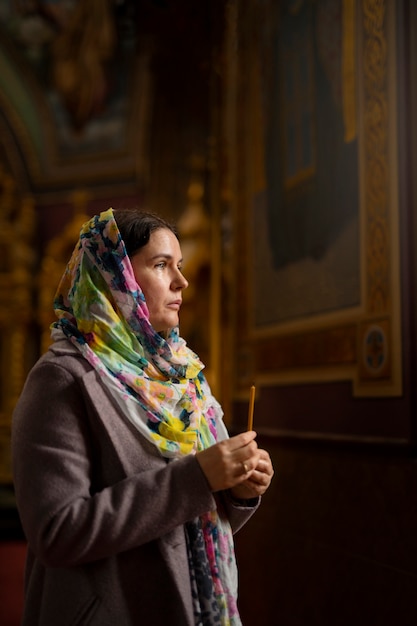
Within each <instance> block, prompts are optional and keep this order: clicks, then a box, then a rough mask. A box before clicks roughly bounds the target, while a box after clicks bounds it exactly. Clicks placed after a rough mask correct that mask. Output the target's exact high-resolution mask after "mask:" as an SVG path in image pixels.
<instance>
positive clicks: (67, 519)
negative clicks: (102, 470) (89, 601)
mask: <svg viewBox="0 0 417 626" xmlns="http://www.w3.org/2000/svg"><path fill="white" fill-rule="evenodd" d="M86 413H87V412H86V405H85V401H84V399H83V395H82V393H81V390H80V383H79V381H78V380H77V379H76V377H74V376H73V375H72V374H71V373H70V372H69V371H68V370H67V369H65V368H63V367H61V366H60V365H57V364H56V363H50V362H43V363H42V362H41V363H40V364H38V365H37V366H35V367H34V369H33V370H32V372H31V374H30V375H29V377H28V380H27V383H26V385H25V388H24V390H23V393H22V395H21V397H20V399H19V402H18V404H17V406H16V409H15V412H14V416H13V425H12V455H13V472H14V484H15V490H16V499H17V504H18V509H19V514H20V518H21V522H22V526H23V529H24V532H25V534H26V537H27V540H28V542H29V544H30V547H31V549H32V551H33V552H34V553H35V554H36V556H37V557H38V558H39V559H40V560H41V561H42V562H43V563H44V564H46V565H50V566H57V567H66V566H71V565H78V564H80V563H86V562H90V561H94V560H97V559H102V558H106V557H109V556H111V555H114V554H116V553H120V552H123V551H126V550H130V549H132V548H135V547H138V546H140V545H143V544H145V543H147V542H149V541H152V540H155V539H158V538H160V537H162V536H164V535H168V534H169V533H171V532H173V531H175V530H176V531H178V527H180V526H182V525H183V524H184V523H185V522H186V521H188V520H191V519H193V518H195V517H197V516H199V515H201V514H203V513H205V512H207V511H210V510H213V509H214V508H215V507H216V502H215V499H214V497H213V495H212V493H211V492H210V488H209V485H208V483H207V481H206V478H205V476H204V474H203V472H202V471H201V469H200V465H199V463H198V461H197V460H196V459H195V457H194V456H187V457H184V458H182V459H180V460H178V461H175V462H172V463H169V464H168V465H167V464H166V463H165V461H164V460H163V459H162V460H161V459H158V460H156V461H155V464H153V463H150V462H149V460H148V461H147V463H145V465H144V470H143V471H139V472H137V473H135V474H133V475H129V476H123V475H121V477H120V479H118V480H117V481H115V482H114V484H111V485H109V486H106V487H104V488H103V489H101V490H98V491H96V490H95V489H94V471H95V469H94V463H93V458H95V455H96V452H95V451H94V444H93V440H92V436H91V430H90V429H89V425H88V420H87V415H86ZM138 454H141V449H140V448H139V449H138ZM95 461H96V462H97V458H95ZM101 461H102V460H101ZM174 536H175V537H176V540H178V534H176V533H173V537H174ZM173 540H174V539H173Z"/></svg>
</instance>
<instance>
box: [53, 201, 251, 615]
mask: <svg viewBox="0 0 417 626" xmlns="http://www.w3.org/2000/svg"><path fill="white" fill-rule="evenodd" d="M54 309H55V313H56V315H57V317H58V321H57V322H55V323H54V324H53V328H55V329H60V330H61V331H63V333H64V334H65V335H66V337H67V338H68V339H69V340H70V341H72V342H73V343H74V344H75V345H76V346H77V348H78V349H79V350H80V352H81V353H82V354H83V356H84V357H85V358H86V359H87V361H88V362H89V363H90V364H91V365H92V366H93V367H94V368H95V369H96V371H97V372H98V374H99V375H100V378H101V380H102V382H103V384H104V385H106V387H107V388H108V389H109V390H110V391H111V393H112V395H113V397H114V399H115V401H116V402H117V404H118V406H119V407H120V408H121V410H122V411H123V412H124V414H125V415H126V416H127V417H128V419H130V420H131V421H132V423H133V424H134V425H135V427H136V428H137V429H138V431H139V432H140V433H141V434H142V435H143V436H144V437H146V439H148V440H149V441H151V442H152V443H153V444H154V445H155V446H156V447H157V448H158V450H159V452H160V453H161V454H162V456H164V457H166V458H167V459H168V460H170V459H176V458H180V457H182V456H184V455H187V454H195V453H196V452H198V451H200V450H203V449H205V448H207V447H209V446H211V445H213V444H214V443H215V442H216V441H217V440H218V438H219V436H220V438H224V437H225V436H227V433H226V432H225V429H224V425H223V422H222V419H221V416H222V412H221V409H220V406H219V405H218V403H217V402H216V401H215V400H214V398H213V397H212V396H211V393H210V390H209V387H208V385H207V382H206V380H205V377H204V375H203V371H202V370H203V367H204V366H203V364H202V363H201V361H200V360H199V358H198V357H197V355H196V354H194V352H192V351H191V350H190V349H189V348H188V347H187V345H186V343H185V341H184V340H183V339H182V338H181V337H180V336H179V334H178V329H177V328H174V329H172V330H171V331H170V332H169V334H168V336H167V337H166V338H164V337H162V336H161V335H160V334H159V333H157V332H156V331H155V330H154V329H153V327H152V325H151V324H150V322H149V313H148V308H147V306H146V301H145V297H144V294H143V292H142V290H141V288H140V286H139V285H138V284H137V282H136V279H135V277H134V273H133V269H132V265H131V263H130V259H129V257H128V255H127V252H126V248H125V245H124V242H123V240H122V238H121V235H120V232H119V229H118V226H117V223H116V220H115V218H114V214H113V210H112V209H109V210H107V211H104V212H103V213H101V214H100V215H96V216H94V217H93V218H92V219H91V220H90V221H88V222H86V223H85V224H84V225H83V227H82V228H81V232H80V238H79V241H78V243H77V245H76V246H75V249H74V252H73V254H72V257H71V259H70V261H69V263H68V266H67V268H66V270H65V273H64V275H63V277H62V279H61V282H60V284H59V286H58V290H57V293H56V296H55V301H54ZM138 406H139V407H140V408H141V409H142V410H138ZM219 429H220V431H219ZM218 431H219V432H218ZM186 533H187V542H188V550H189V562H190V573H191V579H192V588H193V600H194V608H195V613H196V623H198V624H214V623H216V624H221V625H222V626H228V625H233V626H237V625H239V624H240V623H241V622H240V618H239V615H238V611H237V608H236V582H237V577H236V564H235V558H234V549H233V539H232V534H231V529H230V525H229V523H228V521H227V520H225V519H222V518H221V516H220V515H219V514H218V512H217V511H212V512H209V513H207V514H206V515H204V516H201V517H200V518H198V519H196V520H195V521H194V522H193V523H192V524H187V525H186ZM202 546H203V547H204V553H205V559H206V561H205V563H204V564H203V566H202V564H201V550H200V549H199V548H201V547H202ZM197 554H198V558H197V556H196V555H197ZM203 572H205V574H204V573H203ZM207 577H208V579H209V580H208V579H207ZM210 589H211V592H210V593H209V594H208V595H207V593H208V591H209V590H210ZM211 600H215V602H214V603H213V602H212V601H211ZM204 607H209V609H208V613H207V611H206V609H205V608H204ZM205 614H207V615H208V617H204V615H205Z"/></svg>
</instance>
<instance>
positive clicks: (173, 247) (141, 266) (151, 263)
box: [130, 228, 188, 332]
mask: <svg viewBox="0 0 417 626" xmlns="http://www.w3.org/2000/svg"><path fill="white" fill-rule="evenodd" d="M130 261H131V264H132V267H133V273H134V275H135V278H136V282H137V283H138V285H139V286H140V287H141V289H142V291H143V293H144V295H145V298H146V304H147V305H148V310H149V321H150V323H151V324H152V326H153V327H154V329H155V330H156V331H157V332H161V331H166V330H168V329H170V328H173V327H174V326H178V323H179V316H178V314H179V310H180V307H181V302H182V290H183V289H185V288H186V287H187V286H188V282H187V281H186V280H185V278H184V276H183V275H182V273H181V264H182V254H181V248H180V244H179V241H178V239H177V238H176V236H175V235H174V233H173V232H171V231H170V230H169V229H167V228H159V229H158V230H155V231H153V233H151V236H150V237H149V241H148V243H147V244H146V246H144V247H143V248H141V249H140V250H139V252H137V253H136V254H134V255H133V256H132V257H131V259H130Z"/></svg>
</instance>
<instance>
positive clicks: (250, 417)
mask: <svg viewBox="0 0 417 626" xmlns="http://www.w3.org/2000/svg"><path fill="white" fill-rule="evenodd" d="M254 406H255V385H252V387H251V388H250V397H249V413H248V430H252V429H253V408H254Z"/></svg>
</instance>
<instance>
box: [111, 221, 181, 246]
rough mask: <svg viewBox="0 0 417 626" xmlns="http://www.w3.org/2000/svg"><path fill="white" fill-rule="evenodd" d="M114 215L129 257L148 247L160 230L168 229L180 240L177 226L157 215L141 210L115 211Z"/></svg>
mask: <svg viewBox="0 0 417 626" xmlns="http://www.w3.org/2000/svg"><path fill="white" fill-rule="evenodd" d="M113 213H114V217H115V219H116V223H117V226H118V228H119V231H120V234H121V236H122V239H123V241H124V244H125V246H126V252H127V254H128V256H129V257H132V256H133V255H134V254H135V253H136V252H138V251H139V250H140V249H141V248H143V247H144V246H146V244H147V243H148V242H149V238H150V236H151V233H153V232H154V231H155V230H158V229H160V228H167V229H168V230H170V231H171V232H172V233H174V235H175V236H176V238H177V239H178V232H177V229H176V228H175V226H174V225H173V224H170V223H169V222H167V221H166V220H165V219H164V218H162V217H160V216H159V215H156V214H155V213H149V212H148V211H141V210H139V209H113Z"/></svg>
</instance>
